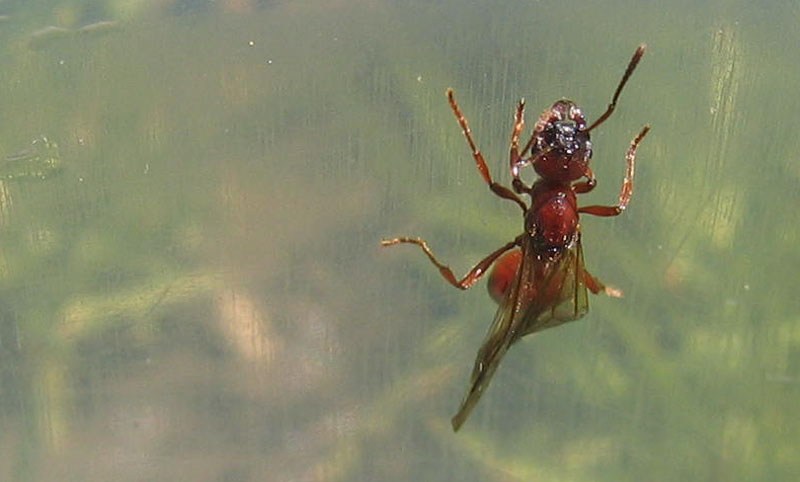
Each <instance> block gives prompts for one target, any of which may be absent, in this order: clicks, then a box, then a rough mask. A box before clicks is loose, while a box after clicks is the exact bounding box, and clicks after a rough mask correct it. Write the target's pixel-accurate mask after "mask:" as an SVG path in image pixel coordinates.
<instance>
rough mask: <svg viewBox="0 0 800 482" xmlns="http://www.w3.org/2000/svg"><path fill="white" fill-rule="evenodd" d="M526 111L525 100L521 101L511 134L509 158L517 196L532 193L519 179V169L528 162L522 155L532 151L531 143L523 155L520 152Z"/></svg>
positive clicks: (512, 184) (512, 182)
mask: <svg viewBox="0 0 800 482" xmlns="http://www.w3.org/2000/svg"><path fill="white" fill-rule="evenodd" d="M524 109H525V99H520V101H519V106H518V107H517V114H516V116H515V117H514V131H513V132H512V133H511V156H510V158H509V168H510V170H511V177H512V181H511V186H512V187H513V188H514V191H515V192H516V193H517V194H523V193H530V191H531V188H530V186H526V185H525V183H524V182H522V180H521V179H520V178H519V168H520V166H522V165H525V164H526V162H525V161H523V160H522V155H525V153H526V152H527V150H528V149H530V142H528V144H526V146H525V149H523V151H522V155H520V152H519V134H520V132H522V127H523V126H524V125H525V120H524V119H523V117H522V113H523V110H524Z"/></svg>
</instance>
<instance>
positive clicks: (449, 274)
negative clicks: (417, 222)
mask: <svg viewBox="0 0 800 482" xmlns="http://www.w3.org/2000/svg"><path fill="white" fill-rule="evenodd" d="M521 238H522V236H518V237H517V238H516V239H514V240H513V241H510V242H508V243H506V244H505V245H503V246H502V247H500V248H499V249H497V250H495V251H494V252H493V253H492V254H490V255H489V256H487V257H485V258H483V259H482V260H480V261H479V262H478V264H476V265H475V266H474V267H473V268H472V269H471V270H469V272H468V273H467V274H466V275H464V277H463V278H461V279H460V280H459V279H456V276H455V275H454V274H453V271H452V270H451V269H450V268H449V267H448V266H447V265H446V264H444V263H442V262H441V261H439V260H438V259H436V256H434V255H433V252H432V251H431V249H430V248H429V247H428V243H426V242H425V240H423V239H422V238H407V237H402V238H394V239H385V240H383V241H381V246H394V245H395V244H401V243H409V244H416V245H417V246H419V247H420V248H422V251H424V252H425V255H426V256H427V257H428V259H430V260H431V263H433V264H434V265H436V267H437V268H439V272H440V273H441V274H442V276H443V277H444V279H445V280H447V282H448V283H450V284H451V285H453V286H455V287H456V288H458V289H461V290H466V289H468V288H470V287H471V286H472V285H474V284H475V283H476V282H477V281H478V280H479V279H481V276H483V275H484V274H485V273H486V271H487V270H488V269H489V266H491V265H492V263H494V262H495V261H496V260H497V258H499V257H500V256H501V255H502V254H503V253H505V252H506V251H508V250H509V249H511V248H514V247H516V246H518V245H519V243H520V241H521Z"/></svg>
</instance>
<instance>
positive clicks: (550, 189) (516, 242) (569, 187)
mask: <svg viewBox="0 0 800 482" xmlns="http://www.w3.org/2000/svg"><path fill="white" fill-rule="evenodd" d="M644 51H645V46H644V45H640V46H639V47H638V48H637V49H636V52H635V53H634V54H633V57H632V58H631V60H630V62H629V63H628V67H627V69H626V70H625V73H624V74H623V76H622V80H620V82H619V84H618V86H617V90H616V91H615V92H614V95H613V97H612V99H611V103H610V104H609V105H608V108H607V109H606V111H605V112H604V113H603V115H601V116H600V117H599V118H598V119H597V120H596V121H595V122H594V123H593V124H591V125H590V126H589V127H587V122H586V118H585V117H584V115H583V113H582V112H581V109H580V108H579V107H578V106H577V105H575V103H573V102H572V101H569V100H559V101H557V102H555V103H554V104H553V106H552V107H550V108H549V109H547V110H545V111H544V112H543V113H542V114H541V116H539V120H538V121H537V122H536V125H535V126H534V129H533V134H532V135H531V137H530V140H529V141H528V142H527V144H525V146H524V147H523V148H522V150H521V151H520V149H519V135H520V133H521V132H522V128H523V126H524V124H525V122H524V120H523V111H524V108H525V102H524V101H522V100H521V101H520V102H519V105H518V106H517V109H516V113H515V116H514V129H513V132H512V134H511V149H510V169H511V176H512V188H513V190H512V189H510V188H508V187H505V186H502V185H500V184H498V183H496V182H495V181H494V180H492V177H491V175H490V174H489V169H488V167H487V165H486V161H485V160H484V159H483V155H482V154H481V152H480V151H479V150H478V149H477V147H476V146H475V142H474V141H473V139H472V134H471V133H470V129H469V126H468V124H467V120H466V119H465V118H464V115H463V114H462V113H461V109H460V108H459V107H458V104H457V103H456V100H455V97H454V96H453V90H452V89H448V90H447V98H448V100H449V102H450V107H451V108H452V109H453V112H454V113H455V115H456V118H457V119H458V122H459V124H460V125H461V129H462V130H463V131H464V136H465V137H466V140H467V143H468V144H469V146H470V148H471V149H472V155H473V157H474V158H475V163H476V165H477V168H478V171H479V172H480V173H481V175H482V176H483V179H484V180H485V181H486V184H487V185H488V186H489V189H490V190H491V191H492V192H493V193H495V194H496V195H498V196H500V197H502V198H504V199H509V200H511V201H513V202H515V203H517V205H519V206H520V208H522V211H523V213H524V217H525V230H524V232H523V233H522V234H520V235H519V236H517V237H516V238H514V239H513V240H512V241H510V242H508V243H506V244H505V245H504V246H502V247H500V248H499V249H497V250H496V251H494V252H493V253H491V254H490V255H489V256H487V257H486V258H484V259H483V260H481V261H480V262H479V263H478V264H477V265H475V267H473V268H472V269H471V270H470V271H469V272H468V273H467V274H466V275H465V276H464V277H463V278H461V279H460V280H459V279H456V277H455V275H454V274H453V272H452V271H451V270H450V268H449V267H447V266H446V265H445V264H443V263H441V262H439V261H438V260H437V259H436V257H435V256H434V255H433V253H432V252H431V250H430V249H429V248H428V245H427V243H426V242H425V241H423V240H422V239H420V238H407V237H403V238H395V239H391V240H385V241H382V243H381V244H382V245H383V246H392V245H395V244H400V243H411V244H416V245H418V246H420V247H421V248H422V250H423V251H424V252H425V254H426V255H427V256H428V258H429V259H430V260H431V262H432V263H433V264H435V265H436V266H437V267H438V268H439V271H440V272H441V274H442V276H444V278H445V279H446V280H447V281H448V282H449V283H450V284H452V285H453V286H455V287H456V288H460V289H467V288H469V287H471V286H472V285H473V284H475V282H477V281H478V279H480V278H481V276H483V275H484V274H485V272H486V270H487V269H488V268H489V267H490V266H491V265H492V264H493V263H495V262H497V263H496V264H495V268H494V271H493V272H492V274H491V275H490V277H489V292H490V294H491V295H492V297H493V298H494V299H495V300H496V301H498V303H499V307H498V310H497V313H496V314H495V317H494V321H493V322H492V325H491V327H490V328H489V332H488V334H487V336H486V339H485V340H484V342H483V345H482V346H481V348H480V350H479V351H478V356H477V359H476V361H475V366H474V368H473V370H472V376H471V380H470V389H469V390H468V392H467V395H466V397H465V398H464V400H463V401H462V402H461V406H460V407H459V410H458V413H456V415H455V416H454V417H453V420H452V423H453V429H454V430H458V429H459V428H460V427H461V425H462V424H463V423H464V421H465V420H466V418H467V416H468V415H469V413H470V411H471V410H472V408H473V407H474V406H475V404H476V403H477V402H478V400H479V398H480V396H481V395H482V394H483V392H484V391H485V390H486V388H487V387H488V385H489V380H490V379H491V377H492V375H493V374H494V372H495V370H496V369H497V367H498V365H499V363H500V360H501V359H502V358H503V356H504V355H505V353H506V351H507V350H508V348H509V347H510V346H511V345H512V344H513V343H514V342H516V341H517V340H519V339H520V338H521V337H523V336H525V335H527V334H530V333H534V332H537V331H541V330H544V329H546V328H550V327H553V326H557V325H560V324H562V323H565V322H568V321H572V320H577V319H578V318H581V317H582V316H583V315H585V314H586V312H587V311H588V294H587V290H588V291H591V292H592V293H594V294H598V293H601V292H603V293H606V294H608V295H611V296H617V297H618V296H621V293H620V292H619V291H617V290H614V289H613V288H609V287H606V286H605V285H603V283H601V282H600V281H599V280H598V279H597V278H595V277H593V276H592V275H591V274H589V272H588V271H587V270H586V268H585V267H584V261H583V249H582V246H581V234H580V224H579V220H578V217H579V214H581V213H584V214H592V215H595V216H617V215H619V214H621V213H622V212H623V211H624V210H625V208H626V207H627V205H628V202H629V201H630V198H631V194H632V192H633V175H634V165H635V160H636V149H637V147H638V145H639V143H640V142H641V140H642V139H643V138H644V136H645V135H647V132H648V131H649V130H650V127H649V126H645V127H644V128H643V129H642V130H641V132H639V134H638V135H637V136H636V137H635V138H634V139H633V141H632V142H631V145H630V147H629V148H628V151H627V153H626V154H625V160H626V166H627V167H626V171H625V178H624V180H623V182H622V188H621V190H620V194H619V202H618V204H617V205H615V206H584V207H578V202H577V194H583V193H587V192H589V191H591V190H592V189H594V187H595V186H596V184H597V182H596V180H595V177H594V173H593V172H592V170H591V168H590V167H589V161H590V160H591V158H592V143H591V140H590V139H589V133H590V132H591V131H592V130H593V129H594V128H596V127H597V126H599V125H600V124H602V123H603V122H604V121H605V120H606V119H608V117H609V116H610V115H611V114H612V112H614V109H615V108H616V104H617V100H618V99H619V95H620V93H621V92H622V89H623V87H624V86H625V84H626V83H627V82H628V79H629V78H630V76H631V74H632V73H633V71H634V69H635V68H636V66H637V65H638V64H639V61H640V60H641V58H642V56H643V55H644ZM526 165H531V166H533V169H534V170H535V171H536V173H537V174H538V175H539V179H537V180H536V181H535V182H534V183H533V184H532V185H531V186H527V185H526V184H525V183H524V182H523V181H522V180H521V179H520V177H519V172H520V169H521V168H522V167H524V166H526ZM581 179H585V180H583V181H581ZM523 194H525V195H528V196H529V197H530V199H531V205H530V207H529V206H528V205H527V204H526V203H525V202H524V201H523V200H522V199H521V198H520V197H519V196H520V195H523ZM514 248H517V249H514ZM512 249H513V251H512ZM509 251H510V252H509Z"/></svg>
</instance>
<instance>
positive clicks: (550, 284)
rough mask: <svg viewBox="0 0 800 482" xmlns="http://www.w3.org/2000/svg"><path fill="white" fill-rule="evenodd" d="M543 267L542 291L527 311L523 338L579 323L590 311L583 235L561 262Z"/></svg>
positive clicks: (548, 263)
mask: <svg viewBox="0 0 800 482" xmlns="http://www.w3.org/2000/svg"><path fill="white" fill-rule="evenodd" d="M541 268H542V271H541V273H537V274H538V275H539V280H540V282H539V290H538V293H537V296H536V299H535V300H533V301H532V302H531V304H530V306H529V308H528V309H527V310H526V311H525V314H524V323H523V328H522V333H521V334H520V337H522V336H525V335H528V334H530V333H535V332H537V331H542V330H545V329H547V328H552V327H554V326H558V325H560V324H562V323H566V322H568V321H574V320H577V319H579V318H581V317H582V316H583V315H585V314H586V312H587V311H589V295H588V291H587V289H586V278H585V276H584V270H585V268H584V264H583V246H582V245H581V239H580V235H578V238H577V239H576V240H575V242H574V243H572V245H570V246H569V247H568V248H567V250H566V251H564V253H563V254H562V255H561V256H560V257H559V258H558V259H557V260H554V261H552V262H547V263H542V265H541Z"/></svg>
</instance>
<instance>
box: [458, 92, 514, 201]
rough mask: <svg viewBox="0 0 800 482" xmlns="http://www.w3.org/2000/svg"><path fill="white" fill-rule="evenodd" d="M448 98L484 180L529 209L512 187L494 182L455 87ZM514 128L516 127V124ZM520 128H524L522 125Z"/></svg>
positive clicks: (504, 195)
mask: <svg viewBox="0 0 800 482" xmlns="http://www.w3.org/2000/svg"><path fill="white" fill-rule="evenodd" d="M447 99H448V100H449V101H450V107H451V108H452V109H453V113H455V115H456V118H457V119H458V123H459V124H460V125H461V130H462V131H463V132H464V137H466V138H467V144H469V147H470V149H472V157H474V158H475V165H476V166H477V167H478V171H479V172H480V173H481V176H482V177H483V180H484V181H486V184H488V185H489V189H491V191H492V192H493V193H495V194H496V195H498V196H500V197H501V198H503V199H508V200H511V201H514V202H515V203H517V204H518V205H519V207H521V208H522V211H523V212H525V211H527V210H528V206H527V205H526V204H525V202H524V201H523V200H522V199H520V198H519V196H517V195H516V194H514V192H513V191H512V190H511V189H509V188H507V187H505V186H503V185H501V184H498V183H496V182H494V180H493V179H492V175H491V174H489V168H488V167H487V166H486V161H485V160H484V159H483V154H481V151H479V150H478V148H477V147H476V146H475V141H473V140H472V133H471V132H470V129H469V125H468V124H467V119H466V118H465V117H464V114H462V113H461V109H460V108H459V107H458V104H457V103H456V99H455V97H454V96H453V89H447ZM521 109H522V108H521V107H520V108H519V110H518V111H519V112H520V115H521ZM514 128H515V129H516V126H515V127H514ZM520 129H522V127H521V126H520Z"/></svg>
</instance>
